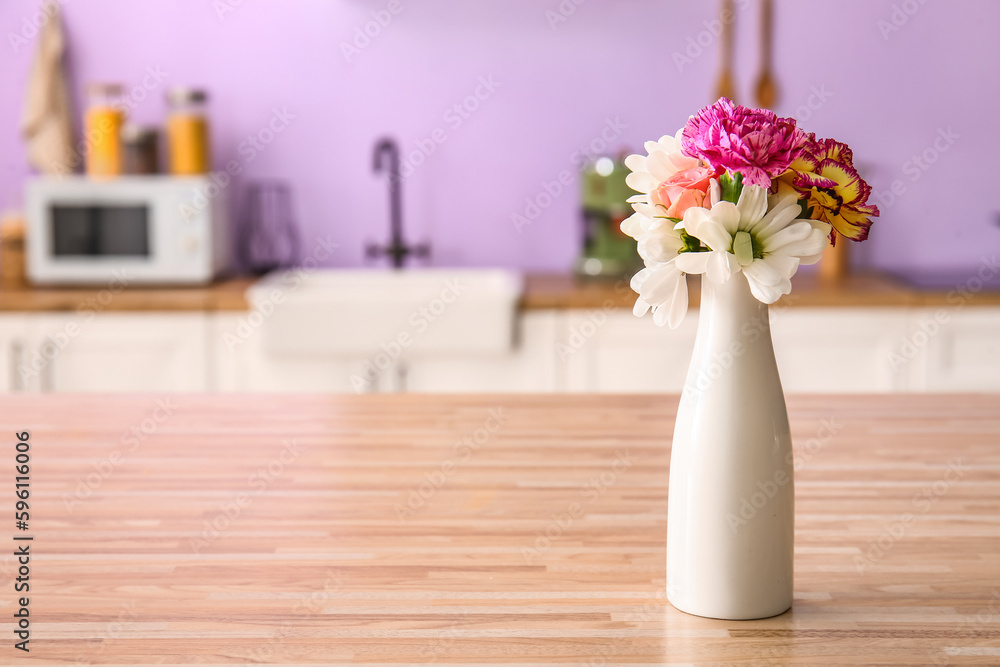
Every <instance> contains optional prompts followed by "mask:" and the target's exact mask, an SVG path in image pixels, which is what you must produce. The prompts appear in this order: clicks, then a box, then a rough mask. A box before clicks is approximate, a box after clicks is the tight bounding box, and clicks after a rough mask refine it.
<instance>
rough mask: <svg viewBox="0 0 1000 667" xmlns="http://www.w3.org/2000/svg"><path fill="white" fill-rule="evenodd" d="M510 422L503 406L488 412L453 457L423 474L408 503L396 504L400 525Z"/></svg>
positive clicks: (463, 440) (456, 448)
mask: <svg viewBox="0 0 1000 667" xmlns="http://www.w3.org/2000/svg"><path fill="white" fill-rule="evenodd" d="M506 423H507V415H506V414H504V409H503V407H496V408H490V409H489V410H488V411H487V416H486V420H485V421H484V422H483V425H482V426H480V427H479V428H476V429H475V430H473V431H472V432H470V433H466V434H465V435H464V436H462V437H461V438H460V439H459V440H458V441H457V442H455V444H454V445H452V448H451V451H452V454H453V456H450V457H449V458H447V459H445V460H444V461H443V462H442V463H441V465H439V466H438V467H437V468H435V469H434V470H431V471H428V472H425V473H424V481H422V482H421V483H420V484H418V485H417V486H411V487H410V489H409V493H408V494H407V495H406V504H405V505H403V504H400V503H396V504H394V505H393V506H392V509H393V511H395V512H396V518H397V519H398V520H399V522H400V523H406V520H407V519H409V518H410V517H411V516H413V515H414V514H416V513H417V512H419V511H420V510H421V509H423V507H424V505H426V504H427V501H429V500H430V499H431V498H433V497H434V494H435V493H437V492H438V491H439V490H440V489H441V487H443V486H444V485H445V484H447V482H448V480H449V479H451V478H452V477H453V476H454V475H455V473H456V472H458V470H459V469H460V468H461V467H462V465H463V464H465V463H468V462H469V460H470V459H471V458H472V457H473V456H475V454H476V453H477V452H478V451H479V450H480V449H482V447H483V445H485V444H486V443H488V442H489V441H490V440H491V439H492V438H493V436H494V435H495V434H496V433H497V432H498V431H500V429H502V428H503V426H504V424H506Z"/></svg>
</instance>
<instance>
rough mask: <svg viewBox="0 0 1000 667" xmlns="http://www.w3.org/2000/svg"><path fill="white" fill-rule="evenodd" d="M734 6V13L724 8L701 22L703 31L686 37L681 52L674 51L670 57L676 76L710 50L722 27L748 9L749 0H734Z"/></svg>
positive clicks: (720, 33)
mask: <svg viewBox="0 0 1000 667" xmlns="http://www.w3.org/2000/svg"><path fill="white" fill-rule="evenodd" d="M735 5H736V11H730V10H729V9H728V8H726V9H723V10H722V11H721V12H719V15H718V16H717V17H715V18H713V19H708V20H705V21H702V25H703V26H704V29H703V30H701V31H699V32H698V33H696V34H694V35H689V36H688V38H687V43H686V45H685V47H684V50H683V51H674V52H673V53H672V54H671V56H670V57H671V58H672V59H673V61H674V66H675V67H677V73H678V74H683V73H684V70H685V68H687V67H688V66H689V65H693V64H694V62H695V61H696V60H698V59H699V58H701V57H702V56H703V55H705V52H706V51H709V50H711V47H712V45H713V44H715V40H717V39H719V36H720V35H722V28H723V26H726V25H730V24H732V22H733V21H735V20H736V12H742V11H744V10H745V9H746V8H747V7H749V6H750V0H736V3H735Z"/></svg>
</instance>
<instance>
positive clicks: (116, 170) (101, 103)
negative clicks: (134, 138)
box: [83, 83, 125, 177]
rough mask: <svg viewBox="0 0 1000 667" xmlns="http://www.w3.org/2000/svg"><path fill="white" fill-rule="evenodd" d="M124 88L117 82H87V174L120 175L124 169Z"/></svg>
mask: <svg viewBox="0 0 1000 667" xmlns="http://www.w3.org/2000/svg"><path fill="white" fill-rule="evenodd" d="M122 91H123V88H122V86H121V85H119V84H117V83H92V84H90V85H89V86H87V112H86V114H85V115H84V122H83V124H84V135H85V139H86V144H85V145H86V147H87V148H86V165H87V175H89V176H94V177H106V176H117V175H119V174H121V173H122V140H121V130H122V124H123V123H124V122H125V112H124V107H123V105H122Z"/></svg>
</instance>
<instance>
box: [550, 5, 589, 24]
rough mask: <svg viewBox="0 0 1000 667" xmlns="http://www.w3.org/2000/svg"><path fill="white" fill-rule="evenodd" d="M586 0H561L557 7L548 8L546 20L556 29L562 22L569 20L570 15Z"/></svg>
mask: <svg viewBox="0 0 1000 667" xmlns="http://www.w3.org/2000/svg"><path fill="white" fill-rule="evenodd" d="M586 2H587V0H560V2H559V4H558V5H556V8H555V9H546V10H545V20H546V21H547V22H548V24H549V28H550V29H552V30H555V29H556V28H558V27H559V26H560V25H561V24H563V23H565V22H566V21H568V20H569V19H570V17H572V16H573V15H574V14H576V10H577V9H578V8H579V7H580V5H582V4H584V3H586Z"/></svg>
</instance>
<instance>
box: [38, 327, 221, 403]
mask: <svg viewBox="0 0 1000 667" xmlns="http://www.w3.org/2000/svg"><path fill="white" fill-rule="evenodd" d="M27 328H28V331H29V334H30V335H29V341H30V343H29V345H28V348H27V350H26V352H25V359H26V361H25V363H26V364H27V365H28V368H30V369H31V373H32V374H33V377H35V378H37V387H38V388H40V389H41V391H59V392H79V391H94V392H171V391H207V390H209V389H210V388H211V381H210V374H211V367H210V364H209V358H208V354H207V335H208V318H207V317H206V316H205V315H204V314H202V313H196V314H191V313H151V314H144V313H138V314H132V313H129V314H119V313H100V314H96V315H86V314H80V313H71V314H38V315H30V316H29V317H28V319H27Z"/></svg>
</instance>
